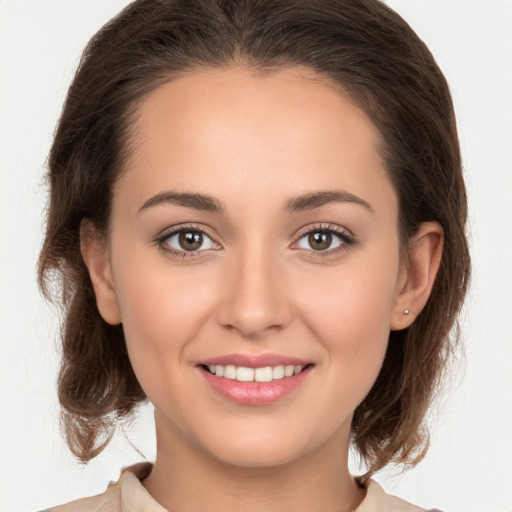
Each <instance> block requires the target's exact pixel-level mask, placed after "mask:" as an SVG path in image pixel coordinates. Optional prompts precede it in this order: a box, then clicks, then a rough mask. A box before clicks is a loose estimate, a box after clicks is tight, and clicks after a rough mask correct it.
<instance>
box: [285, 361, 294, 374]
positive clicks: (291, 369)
mask: <svg viewBox="0 0 512 512" xmlns="http://www.w3.org/2000/svg"><path fill="white" fill-rule="evenodd" d="M294 371H295V366H293V364H289V365H287V366H285V368H284V376H285V377H291V376H292V375H293V372H294Z"/></svg>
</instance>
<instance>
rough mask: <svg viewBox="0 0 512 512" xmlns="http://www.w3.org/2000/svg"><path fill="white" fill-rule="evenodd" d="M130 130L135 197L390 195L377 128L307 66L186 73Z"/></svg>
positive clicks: (155, 96)
mask: <svg viewBox="0 0 512 512" xmlns="http://www.w3.org/2000/svg"><path fill="white" fill-rule="evenodd" d="M132 133H133V138H134V142H135V144H134V148H135V150H134V152H133V154H132V155H131V157H130V158H129V160H128V162H127V169H126V173H125V177H127V178H128V177H129V179H130V182H132V183H136V186H135V187H134V192H135V193H136V194H137V195H138V196H139V201H138V202H139V203H140V201H143V199H144V196H149V195H151V194H156V193H159V192H161V191H162V190H163V189H179V190H189V189H194V191H199V192H203V193H206V194H210V195H219V194H220V195H222V194H223V193H226V194H229V193H230V192H232V191H233V190H251V191H252V192H253V193H254V195H258V193H260V192H261V193H262V194H265V196H266V197H267V200H268V201H270V199H271V196H273V194H274V193H276V194H277V193H278V192H281V195H282V194H284V193H285V194H288V195H289V196H294V195H298V194H303V193H307V192H308V191H310V190H318V189H330V188H336V189H339V188H343V189H344V190H347V191H348V192H351V193H354V194H356V195H361V194H363V193H366V192H365V189H371V188H375V186H376V185H378V186H379V187H381V188H382V187H387V189H388V191H391V192H392V193H393V191H392V187H391V184H390V183H389V181H388V179H387V175H386V173H385V171H384V164H383V162H382V159H381V157H380V152H379V146H380V136H379V133H378V130H377V129H376V127H375V126H374V124H373V123H372V122H371V120H370V119H369V118H368V117H367V116H366V115H365V114H364V113H363V112H362V111H361V110H360V109H359V108H358V107H357V106H356V105H355V104H354V103H353V102H352V101H351V100H350V99H349V98H348V96H347V95H346V94H344V93H343V91H341V90H340V88H339V87H336V86H334V84H332V83H331V82H329V81H328V80H327V79H325V78H323V77H321V76H319V75H316V74H315V73H313V72H312V71H310V70H308V69H305V68H298V67H297V68H288V69H282V70H278V71H275V72H272V73H266V74H261V73H255V72H253V71H251V70H247V69H244V68H230V69H214V70H205V71H194V72H188V73H185V74H183V75H181V76H180V77H179V78H176V79H174V80H172V81H170V82H168V83H166V84H164V85H162V86H160V87H159V88H158V89H156V90H155V91H153V92H152V93H151V94H150V95H148V97H147V98H146V99H145V100H144V101H143V102H142V103H141V104H140V105H139V107H138V112H137V116H136V121H135V125H134V127H133V130H132ZM120 182H121V183H120V185H122V182H123V178H122V179H121V180H120ZM269 184H271V185H272V187H269ZM377 195H378V194H377ZM392 195H393V194H392Z"/></svg>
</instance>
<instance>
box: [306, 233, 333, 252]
mask: <svg viewBox="0 0 512 512" xmlns="http://www.w3.org/2000/svg"><path fill="white" fill-rule="evenodd" d="M331 243H332V234H331V233H326V232H325V231H317V232H316V233H311V234H310V235H309V244H310V245H311V247H312V248H313V249H315V250H317V251H322V250H324V249H328V248H329V247H330V246H331Z"/></svg>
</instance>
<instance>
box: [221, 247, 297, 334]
mask: <svg viewBox="0 0 512 512" xmlns="http://www.w3.org/2000/svg"><path fill="white" fill-rule="evenodd" d="M254 242H255V240H252V243H248V244H245V245H243V246H241V247H240V248H239V249H238V250H235V251H234V252H233V254H232V255H231V257H230V258H229V262H228V263H227V269H226V272H227V274H228V275H227V276H226V283H227V284H228V286H227V289H226V293H225V294H224V297H223V301H222V304H221V305H220V308H219V322H220V323H221V324H222V325H224V326H225V327H231V328H235V329H236V330H238V331H240V332H241V333H242V334H243V335H244V336H247V337H257V336H259V335H261V334H263V333H265V332H266V331H268V330H269V329H279V328H282V327H283V326H284V325H285V324H286V323H287V322H288V321H289V316H290V308H289V304H287V298H286V293H285V288H284V282H283V277H284V276H283V268H282V266H281V262H280V261H279V258H278V256H277V255H276V254H275V251H274V250H273V249H272V247H271V246H272V244H268V243H267V244H265V243H254Z"/></svg>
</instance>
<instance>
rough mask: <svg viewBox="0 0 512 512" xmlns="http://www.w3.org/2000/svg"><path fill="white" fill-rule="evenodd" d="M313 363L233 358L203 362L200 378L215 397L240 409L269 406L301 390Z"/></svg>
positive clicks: (244, 356)
mask: <svg viewBox="0 0 512 512" xmlns="http://www.w3.org/2000/svg"><path fill="white" fill-rule="evenodd" d="M314 366H315V365H314V364H313V363H308V362H307V361H303V360H300V359H295V358H290V357H283V356H276V355H265V356H259V357H252V356H247V355H230V356H223V357H218V358H214V359H211V360H209V361H204V362H203V363H201V364H199V365H198V369H199V370H200V374H201V375H202V377H203V379H204V380H205V381H206V383H207V384H208V385H209V387H210V389H212V390H213V391H214V392H215V393H216V394H220V395H221V396H223V397H224V398H227V399H228V400H229V401H231V402H235V403H237V404H240V405H251V406H255V405H260V406H261V405H268V404H271V403H273V402H276V401H278V400H280V399H281V398H283V397H284V396H286V395H289V394H291V393H292V392H293V391H295V390H297V389H298V388H300V387H301V386H302V385H303V383H304V381H306V380H307V378H308V375H310V374H311V372H312V370H313V368H314Z"/></svg>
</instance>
